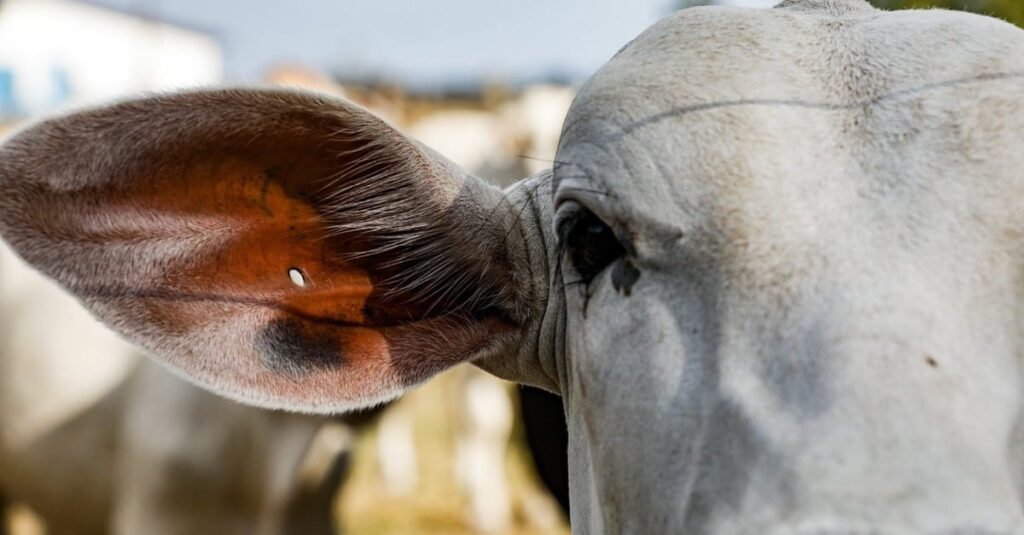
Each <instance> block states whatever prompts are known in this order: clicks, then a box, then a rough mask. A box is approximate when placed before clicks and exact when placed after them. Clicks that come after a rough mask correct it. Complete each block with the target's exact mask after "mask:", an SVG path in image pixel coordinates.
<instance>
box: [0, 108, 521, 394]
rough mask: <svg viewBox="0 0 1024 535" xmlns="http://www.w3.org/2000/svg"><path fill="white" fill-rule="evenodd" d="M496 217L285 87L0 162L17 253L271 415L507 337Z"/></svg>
mask: <svg viewBox="0 0 1024 535" xmlns="http://www.w3.org/2000/svg"><path fill="white" fill-rule="evenodd" d="M502 210H503V205H502V203H501V201H500V192H498V191H497V190H495V189H492V188H490V187H489V186H486V185H484V184H482V183H481V182H480V181H478V180H476V179H474V178H471V177H468V176H466V175H464V174H462V173H461V172H460V171H459V170H458V169H456V168H455V167H454V166H453V165H451V164H450V163H448V162H447V161H445V160H444V159H443V158H441V157H439V156H438V155H436V154H434V153H432V152H431V151H429V150H428V149H425V148H423V147H421V146H419V145H417V144H416V143H414V142H413V141H411V140H410V139H408V138H406V137H405V136H403V135H402V134H400V133H399V132H397V131H396V130H395V129H393V128H391V127H390V126H389V125H387V124H385V123H384V122H382V121H380V120H379V119H377V118H375V117H373V116H372V115H371V114H369V113H367V112H366V111H364V110H362V109H360V108H358V107H357V106H355V105H352V104H350V103H347V102H344V101H336V100H328V99H325V98H321V97H317V96H312V95H308V94H303V93H295V92H286V91H272V90H221V91H203V92H192V93H184V94H178V95H170V96H158V97H153V98H146V99H142V100H135V101H129V102H124V103H121V104H116V105H113V106H110V107H105V108H101V109H96V110H91V111H85V112H81V113H76V114H73V115H69V116H65V117H61V118H57V119H52V120H49V121H46V122H43V123H41V124H38V125H36V126H34V127H31V128H28V129H27V130H25V131H23V132H21V133H20V134H18V135H16V136H14V137H13V138H12V139H10V140H9V141H8V142H7V143H6V144H5V145H4V146H3V147H2V149H0V232H2V234H3V236H4V238H5V239H7V240H8V241H9V242H10V243H11V245H12V246H13V247H14V248H15V250H16V251H18V253H19V254H20V255H22V256H23V257H24V258H25V259H26V260H28V261H29V262H30V263H32V264H33V265H35V266H36V267H37V268H38V269H40V270H41V271H43V272H44V273H46V274H47V275H49V276H50V277H52V278H54V279H56V280H57V281H59V282H60V283H61V284H62V285H64V286H65V287H66V288H67V289H68V290H70V291H71V292H72V293H74V294H75V295H77V296H78V297H79V298H80V300H81V301H82V302H83V303H84V304H85V305H86V306H87V307H88V308H90V309H91V310H92V311H93V312H94V313H95V314H96V315H97V316H98V317H99V318H100V319H101V320H103V321H104V322H106V323H108V324H109V325H111V326H113V327H114V328H115V329H116V330H117V331H119V332H120V333H122V334H123V335H124V336H126V337H127V338H129V339H130V340H132V341H134V342H136V343H138V344H140V345H142V346H144V347H145V348H147V349H148V350H149V351H151V352H152V353H153V354H155V355H156V356H158V357H160V358H162V359H164V360H166V362H168V363H169V364H170V365H171V366H172V367H173V368H176V369H178V370H180V371H182V372H184V373H185V374H186V375H188V376H189V377H191V378H192V379H194V380H195V381H197V382H198V383H200V384H201V385H204V386H207V387H209V388H211V389H213V390H216V391H219V392H221V393H223V394H226V395H228V396H231V397H234V398H237V399H241V400H243V401H247V402H250V403H255V404H259V405H263V406H268V407H284V408H290V409H296V410H305V411H319V412H326V411H338V410H345V409H350V408H353V407H358V406H365V405H369V404H373V403H377V402H380V401H382V400H385V399H388V398H390V397H393V396H394V395H396V394H397V393H399V392H400V391H401V390H402V389H403V388H405V387H407V386H409V385H411V384H414V383H417V382H420V381H422V380H424V379H426V378H428V377H430V376H431V375H433V374H435V373H437V372H439V371H441V370H443V369H444V368H446V367H448V366H450V365H452V364H455V363H457V362H461V361H464V360H467V359H471V358H474V357H476V356H479V355H481V354H482V353H485V352H488V351H493V350H495V349H496V348H497V347H498V346H500V345H501V344H503V343H507V342H508V341H509V340H510V339H511V338H514V337H515V336H516V332H517V330H518V329H519V325H520V324H521V318H519V317H517V312H516V311H517V307H518V305H517V304H516V301H517V299H519V296H517V295H516V292H517V290H515V288H516V282H515V281H514V280H513V279H514V275H513V274H512V273H511V272H510V270H509V265H510V260H509V258H508V254H509V253H508V248H507V247H506V246H505V241H506V240H505V238H506V237H507V236H508V234H509V233H508V231H507V229H506V228H505V227H506V226H507V225H505V224H502V223H499V221H502V220H503V219H507V217H504V216H503V215H502ZM54 328H55V336H59V335H60V334H59V333H60V326H59V325H55V326H54Z"/></svg>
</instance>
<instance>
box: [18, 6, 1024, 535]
mask: <svg viewBox="0 0 1024 535" xmlns="http://www.w3.org/2000/svg"><path fill="white" fill-rule="evenodd" d="M1022 86H1024V34H1022V33H1021V31H1020V30H1018V29H1015V28H1013V27H1011V26H1009V25H1007V24H1004V23H1000V22H998V21H995V20H992V19H987V18H984V17H977V16H971V15H964V14H957V13H951V12H943V11H928V12H901V13H891V14H889V13H882V12H879V11H875V10H873V9H872V8H870V7H869V6H868V5H867V4H866V3H864V2H863V1H861V0H789V1H787V2H784V3H783V4H782V5H781V6H780V7H778V8H775V9H772V10H763V11H756V10H742V9H725V8H700V9H693V10H687V11H684V12H681V13H679V14H677V15H674V16H672V17H670V18H668V19H665V20H664V21H662V22H660V23H658V24H656V25H655V26H654V27H652V28H651V29H649V30H648V31H646V32H644V34H642V35H641V36H640V37H638V38H637V39H635V40H634V41H633V42H631V43H630V44H629V45H627V46H626V47H625V48H624V49H623V50H622V51H620V52H619V53H618V54H617V55H616V56H615V57H614V58H613V59H612V60H611V61H610V62H609V63H608V64H607V65H606V66H605V67H604V68H602V69H601V71H600V72H598V73H597V74H596V75H595V76H594V77H593V78H592V79H591V80H590V82H588V83H587V85H586V86H584V87H583V88H582V89H581V91H580V93H579V96H578V97H577V98H576V100H575V102H574V104H573V106H572V109H571V110H570V112H569V115H568V117H567V118H566V122H565V125H564V128H563V132H562V137H561V141H560V147H559V151H558V155H557V157H556V162H555V167H554V169H553V173H542V174H541V175H538V176H536V177H534V178H531V179H527V180H525V181H523V182H520V183H519V184H516V185H514V186H512V187H510V188H509V189H508V190H506V191H505V192H504V195H499V194H498V192H496V191H494V190H493V189H490V188H488V187H486V186H484V185H483V184H482V183H481V182H480V181H478V180H477V179H474V178H473V177H469V176H467V175H465V174H464V173H462V172H461V171H459V170H457V169H456V168H454V166H453V165H451V164H450V163H448V162H447V161H445V160H444V158H443V157H441V156H439V155H437V154H435V153H433V152H432V151H430V150H429V149H426V148H424V147H422V146H419V145H417V144H415V143H413V142H411V141H409V140H407V139H406V138H404V137H403V136H401V135H400V134H398V133H396V132H395V131H394V130H393V129H391V128H390V127H389V126H387V125H385V124H383V123H380V122H375V121H374V120H372V119H371V118H369V117H367V116H366V114H365V112H362V111H360V110H358V109H354V108H353V107H351V106H350V105H347V104H345V103H340V102H333V101H326V100H322V99H316V98H313V97H309V96H302V95H294V94H281V93H271V92H226V93H217V92H212V93H193V94H185V95H181V96H170V97H161V98H159V99H149V100H141V101H136V102H135V103H129V104H125V105H120V106H113V107H110V108H107V109H104V110H98V111H95V112H92V113H91V114H82V115H73V116H68V117H65V118H60V119H56V120H54V121H52V122H47V123H43V124H42V125H40V126H37V127H35V128H34V129H29V130H27V131H26V132H25V133H23V134H21V135H20V136H18V137H16V138H15V139H13V140H12V141H10V142H9V143H8V144H7V145H6V146H5V149H4V152H3V154H0V199H2V200H0V208H6V210H0V232H3V234H4V237H5V239H7V240H9V241H10V242H11V243H12V245H13V246H14V247H15V249H17V250H18V251H19V253H20V254H22V255H23V256H24V257H25V258H26V259H27V260H29V261H30V262H31V263H33V264H35V265H36V266H37V267H38V268H39V269H40V270H42V271H43V272H45V273H47V274H48V275H50V276H51V277H54V278H55V279H57V280H58V281H60V282H61V283H63V284H64V285H65V286H66V287H67V288H68V289H69V290H71V291H72V292H74V293H76V294H77V295H79V296H80V298H81V299H82V301H83V302H84V303H85V304H86V305H87V306H89V307H90V308H91V309H92V310H93V311H94V312H95V313H96V314H97V315H98V316H99V317H100V318H101V319H103V320H104V321H106V322H108V323H110V324H111V325H112V326H114V327H115V328H116V329H118V330H119V331H121V332H122V333H124V334H125V336H127V337H128V338H129V339H131V340H133V341H135V342H136V343H138V344H141V345H143V346H145V347H147V348H149V349H150V351H152V352H153V353H155V354H156V355H157V356H159V357H161V358H163V359H166V360H167V361H168V362H169V363H170V364H171V365H172V366H174V367H177V368H179V369H180V370H182V371H183V372H184V373H186V374H189V375H190V376H192V377H193V378H194V380H196V381H197V382H198V383H200V384H202V385H204V386H206V387H208V388H211V389H214V390H216V391H218V392H221V393H223V394H224V395H228V396H232V397H235V398H238V399H242V400H245V401H247V402H250V403H256V404H261V405H266V406H284V407H288V408H292V409H296V410H306V411H318V412H330V411H334V410H343V409H347V408H351V407H354V406H361V405H366V404H372V403H374V402H377V401H379V400H381V399H387V398H389V397H392V396H394V395H396V394H397V393H399V392H401V391H402V390H403V389H404V388H408V387H410V386H412V385H414V384H417V383H419V382H421V381H423V380H425V379H427V378H428V377H430V376H431V375H432V374H434V373H437V372H438V371H440V370H442V369H444V368H445V367H447V366H449V365H451V364H452V363H454V362H456V361H462V360H473V361H475V362H476V363H477V364H478V365H480V366H481V367H483V368H484V369H487V370H489V371H491V372H492V373H494V374H496V375H499V376H501V377H505V378H508V379H512V380H516V381H519V382H522V383H526V384H532V385H536V386H540V387H543V388H546V389H549V390H552V391H555V392H558V393H560V394H561V395H562V396H563V399H564V400H565V405H566V417H567V420H568V425H569V460H570V494H571V502H572V523H573V529H574V530H576V531H578V532H581V533H663V532H668V533H680V532H685V533H827V534H839V533H842V534H847V533H1017V532H1024V513H1022V504H1024V487H1022V485H1024V481H1022V480H1021V474H1022V473H1024V472H1022V461H1024V451H1021V446H1022V444H1024V436H1022V432H1021V429H1024V428H1022V427H1021V425H1020V424H1021V419H1020V412H1021V407H1022V404H1021V399H1020V396H1021V394H1020V392H1021V386H1022V385H1021V372H1020V369H1019V362H1020V360H1021V358H1022V357H1024V353H1022V345H1021V344H1022V342H1024V340H1022V333H1024V313H1022V311H1021V306H1022V303H1024V240H1022V235H1024V210H1022V209H1021V201H1022V199H1024V175H1022V172H1021V169H1024V150H1022V148H1024V147H1022V142H1024V137H1022V135H1021V134H1022V133H1024V103H1022V102H1021V98H1020V95H1021V88H1022ZM154 121H157V122H156V123H153V122H154ZM137 124H157V127H155V128H153V129H149V130H146V129H140V128H137V127H134V126H129V125H137ZM97 133H98V135H97ZM87 135H88V136H92V137H86V136H87ZM87 139H90V140H94V141H93V143H92V144H91V145H89V144H86V143H85V142H86V140H87ZM364 139H370V140H371V142H368V143H363V141H361V140H364ZM300 146H301V147H305V148H306V149H305V150H304V151H302V152H300V153H298V154H301V156H296V153H295V152H293V149H296V148H297V147H300ZM69 147H71V148H73V149H74V150H73V151H72V152H67V149H68V148H69ZM58 149H65V152H64V153H63V154H64V156H63V157H61V158H56V159H52V160H48V159H45V158H44V157H43V155H45V154H52V153H54V151H56V150H58ZM286 155H291V156H290V157H291V159H292V160H291V161H293V163H292V165H291V166H290V167H287V168H286V170H285V171H284V172H280V171H279V169H280V167H270V166H271V164H274V163H279V160H281V159H285V160H287V158H285V156H286ZM339 155H340V156H339ZM338 158H341V159H342V160H345V159H346V158H348V159H352V160H354V162H355V163H354V164H350V163H347V162H344V161H343V162H342V163H341V164H338V163H336V160H337V159H338ZM171 162H173V163H171ZM225 162H227V163H225ZM268 168H272V169H274V170H275V172H274V173H270V172H269V171H265V172H264V175H265V177H266V178H265V182H264V184H265V186H264V187H263V189H262V191H264V192H269V193H266V194H265V195H263V196H262V197H260V201H261V202H262V204H259V205H258V208H260V209H257V208H254V206H257V205H255V204H254V201H253V200H252V199H253V198H254V195H253V192H255V191H260V190H259V188H257V187H256V184H257V183H256V182H254V180H255V179H254V178H252V177H254V176H256V177H258V176H261V175H260V173H259V170H260V169H268ZM211 169H214V170H215V171H216V172H214V171H211ZM327 175H329V176H330V177H332V178H331V181H329V182H326V181H325V180H324V178H323V177H324V176H327ZM182 181H186V182H185V185H181V184H182ZM211 184H225V185H223V186H217V187H214V186H211ZM332 191H334V192H335V193H334V194H333V195H330V194H329V193H330V192H332ZM65 192H72V193H74V194H76V195H77V197H75V196H72V195H69V194H65ZM278 192H280V193H278ZM324 192H327V193H324ZM200 193H202V194H203V196H200ZM81 199H86V200H81ZM203 199H213V200H210V201H207V200H203ZM267 199H269V200H267ZM380 199H384V201H386V202H377V200H380ZM281 207H286V208H288V209H287V210H282V209H281ZM33 209H34V210H35V211H37V212H44V213H51V212H53V211H57V210H59V212H60V213H62V214H69V215H66V216H61V217H58V218H56V220H52V218H51V220H47V219H44V218H41V217H38V216H37V215H35V212H33V211H32V210H33ZM182 214H184V216H188V217H184V216H183V215H182ZM282 214H285V215H282ZM287 214H299V215H290V216H289V215H287ZM51 215H52V213H51ZM98 216H103V217H98ZM289 218H290V219H289ZM101 221H102V224H99V222H101ZM239 222H240V223H239ZM164 225H166V227H165V226H164ZM197 227H198V228H201V229H205V230H206V231H207V232H208V233H212V235H213V236H214V238H211V239H207V240H198V239H197V234H196V231H195V228H197ZM166 228H172V229H174V230H175V231H174V232H171V231H167V230H166ZM249 229H263V230H262V233H261V236H263V239H262V240H261V241H258V242H254V241H250V234H249V233H250V230H249ZM282 229H288V232H291V233H294V235H293V234H289V233H288V232H285V231H284V230H282ZM214 231H215V232H214ZM271 231H273V232H271ZM328 231H332V232H333V233H332V232H328ZM125 235H127V236H131V237H133V239H132V240H128V241H125V240H119V239H118V238H121V237H123V236H125ZM279 236H282V237H280V238H279ZM324 236H326V237H324ZM300 238H301V239H300ZM190 240H191V241H190ZM296 243H301V247H299V246H297V245H296ZM169 245H170V247H169ZM311 251H312V252H311ZM229 252H230V254H228V253H229ZM239 255H241V256H240V257H241V258H246V259H247V262H246V263H244V264H235V263H232V262H233V260H231V259H232V258H235V257H239ZM72 258H74V260H73V261H72V260H71V259H72ZM300 264H301V265H300ZM122 265H127V266H129V267H127V268H121V267H119V266H122ZM289 265H299V267H301V268H302V269H304V270H308V272H310V273H312V274H313V276H311V281H312V283H311V284H309V285H307V286H303V287H300V288H293V287H289V286H288V285H287V283H286V279H285V278H284V273H285V270H286V269H287V267H288V266H289ZM100 266H103V268H104V269H100ZM211 266H212V267H211ZM320 281H330V283H329V284H328V283H324V282H320ZM394 281H398V284H397V287H396V286H395V285H394ZM389 284H390V285H389ZM438 288H440V290H441V291H439V292H435V291H434V290H436V289H438ZM342 290H343V291H342ZM424 300H426V301H428V302H429V303H430V306H428V307H424V306H421V304H422V303H423V302H424ZM182 303H187V305H185V304H182ZM403 307H404V308H403Z"/></svg>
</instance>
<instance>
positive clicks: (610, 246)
mask: <svg viewBox="0 0 1024 535" xmlns="http://www.w3.org/2000/svg"><path fill="white" fill-rule="evenodd" d="M558 234H559V238H560V240H561V243H562V246H563V247H564V248H565V251H566V253H567V254H568V256H569V261H570V262H572V266H573V268H574V269H575V270H576V273H578V274H579V276H580V279H581V282H583V283H585V284H589V283H590V281H592V280H593V279H594V277H596V276H597V275H598V274H600V273H601V271H603V270H604V268H606V267H608V265H609V264H611V263H612V262H614V261H615V260H617V259H618V258H619V257H621V256H622V255H624V254H625V252H626V251H625V249H624V248H623V247H622V244H621V243H619V240H618V239H617V238H616V237H615V233H614V232H613V231H612V229H611V227H609V226H608V225H606V224H605V223H604V221H601V219H600V218H598V217H597V216H596V215H594V213H593V212H591V211H590V210H587V209H586V208H582V207H580V208H578V209H577V210H575V211H574V213H573V214H572V216H570V217H569V218H567V219H566V220H564V221H563V222H562V224H561V225H559V229H558Z"/></svg>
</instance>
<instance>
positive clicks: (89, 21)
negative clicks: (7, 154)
mask: <svg viewBox="0 0 1024 535" xmlns="http://www.w3.org/2000/svg"><path fill="white" fill-rule="evenodd" d="M222 69H223V67H222V53H221V49H220V45H219V43H218V42H217V40H216V39H215V38H213V37H212V36H210V35H208V34H205V33H202V32H198V31H194V30H190V29H185V28H181V27H177V26H173V25H170V24H165V23H162V22H155V21H152V20H146V19H143V18H140V17H136V16H132V15H129V14H125V13H121V12H118V11H114V10H109V9H105V8H102V7H98V6H94V5H91V4H87V3H81V2H75V1H73V0H2V1H0V78H2V77H3V76H6V75H7V74H5V71H6V73H10V76H13V89H14V99H15V102H16V104H17V108H18V111H19V112H21V113H24V114H28V115H33V114H37V113H42V112H48V111H52V110H53V109H55V108H59V107H61V106H64V105H69V104H70V105H78V104H85V103H92V102H97V101H102V100H108V99H111V98H114V97H118V96H121V95H124V94H131V93H138V92H142V91H152V90H163V89H171V88H181V87H189V86H196V85H208V84H212V83H215V82H217V81H219V80H220V79H221V78H222ZM2 83H3V82H2V80H0V84H2ZM2 91H3V88H2V87H0V92H2ZM4 104H5V103H4V102H3V96H2V95H0V115H4V114H6V115H10V111H11V110H10V109H9V107H8V108H3V106H4Z"/></svg>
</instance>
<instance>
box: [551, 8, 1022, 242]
mask: <svg viewBox="0 0 1024 535" xmlns="http://www.w3.org/2000/svg"><path fill="white" fill-rule="evenodd" d="M1022 35H1024V33H1022V32H1020V30H1018V29H1016V28H1014V27H1013V26H1011V25H1008V24H1005V23H1002V22H1000V21H996V20H994V19H989V18H984V17H978V16H974V15H969V14H963V13H954V12H948V11H941V10H933V11H914V12H895V13H893V12H883V11H879V10H875V9H874V8H871V7H870V6H869V5H868V4H866V3H865V2H863V1H862V0H803V1H801V0H796V1H789V2H784V3H783V4H782V7H780V8H775V9H771V10H747V9H732V8H720V7H712V8H696V9H689V10H684V11H682V12H680V13H678V14H676V15H674V16H673V17H670V18H668V19H666V20H664V21H662V22H660V23H659V24H657V25H655V26H654V27H652V28H651V29H649V30H648V31H646V32H645V33H643V34H642V35H640V36H639V37H638V38H637V39H635V40H634V41H633V42H632V43H630V44H629V45H627V46H626V47H625V48H624V49H623V50H622V51H620V52H619V54H617V55H616V57H615V58H613V59H612V60H611V61H610V62H609V63H608V64H607V65H606V66H605V67H604V68H603V69H602V70H601V71H600V72H599V73H598V74H597V75H595V76H594V78H592V79H591V81H590V82H588V84H587V85H586V86H584V88H583V89H582V90H581V92H580V95H579V96H578V97H577V99H576V101H575V102H574V104H573V107H572V109H571V110H570V112H569V115H568V117H567V120H566V124H565V127H564V130H563V136H562V140H561V144H560V149H559V156H558V158H557V159H558V162H559V164H560V168H558V169H556V184H557V185H558V190H565V191H582V190H588V189H589V190H594V189H596V190H600V191H602V192H605V193H611V194H612V195H602V196H600V197H599V198H595V199H594V202H595V203H599V204H602V203H603V204H605V205H607V206H606V209H607V210H608V211H609V213H610V212H618V213H619V215H621V219H622V220H629V221H631V222H633V223H634V224H640V223H638V221H640V222H643V221H648V220H651V219H654V220H656V221H651V225H649V227H650V228H651V229H653V228H659V229H663V230H664V229H666V228H669V227H676V228H677V229H678V230H679V231H680V232H687V231H692V230H694V229H693V228H691V227H692V226H694V225H710V224H712V223H715V221H713V220H714V218H716V217H717V218H719V219H721V218H726V217H731V218H732V220H733V221H735V220H736V218H735V217H734V216H735V212H736V209H737V207H740V208H745V209H755V208H757V206H758V203H759V202H760V203H766V204H767V203H769V201H770V203H771V204H772V205H773V206H774V207H775V208H776V209H778V210H780V211H782V210H784V211H783V212H782V213H780V214H778V215H779V217H792V215H793V212H792V210H793V209H799V208H801V207H802V205H803V204H807V203H809V202H811V201H812V200H813V201H814V202H816V203H818V204H820V202H821V201H823V200H825V201H828V200H831V201H835V202H844V200H845V201H850V202H853V201H854V200H856V199H858V198H860V199H869V201H870V202H869V205H870V207H873V208H876V209H884V210H887V211H895V212H900V211H902V212H903V213H904V214H906V216H907V217H908V218H909V217H910V216H911V215H912V214H913V213H914V210H913V209H907V208H908V203H909V205H913V206H912V208H914V209H916V210H924V209H927V208H926V205H928V203H933V204H934V203H939V202H940V201H941V199H937V198H935V196H939V197H942V196H945V198H946V199H947V200H950V202H952V201H951V200H952V199H955V198H957V196H964V195H965V196H966V198H967V199H979V202H981V201H982V200H985V201H986V202H988V201H991V202H993V203H995V204H996V205H999V204H1000V201H999V200H998V197H1002V198H1007V196H1011V195H1013V196H1016V198H1020V197H1019V195H1020V193H1021V180H1022V179H1021V178H1020V177H1019V176H1018V175H1017V174H1013V173H1010V172H1008V170H1010V169H1014V168H1019V166H1020V164H1021V163H1022V162H1021V155H1020V154H1019V153H1020V151H1019V150H1016V149H1017V148H1018V146H1019V140H1018V139H1017V138H1018V137H1019V136H1016V135H1015V134H1014V132H1020V128H1021V127H1022V125H1024V107H1022V105H1021V104H1020V103H1019V102H1018V100H1019V99H1018V98H1017V97H1016V96H1015V95H1019V94H1020V90H1021V89H1024V38H1022ZM562 164H568V165H562ZM979 175H987V176H990V177H992V179H991V180H987V181H983V182H984V183H983V184H981V185H980V186H979V184H978V183H977V182H978V181H977V180H974V178H973V177H977V176H979ZM972 181H973V182H974V183H973V184H971V182H972ZM583 182H585V183H586V184H581V183H583ZM581 186H582V187H581ZM558 190H556V191H558ZM967 190H973V191H967ZM787 193H788V194H789V195H790V196H789V197H787V196H786V195H787ZM560 197H564V195H561V194H560V193H559V194H556V202H557V200H558V199H559V198H560ZM994 197H995V198H994ZM963 198H964V197H961V199H963ZM837 199H838V200H837ZM780 201H781V202H780ZM787 201H789V202H791V204H789V205H788V206H787V205H786V202H787ZM972 202H973V201H972ZM887 203H893V204H891V205H890V204H887ZM900 203H902V204H900ZM961 204H963V203H961ZM967 204H971V203H970V202H968V203H967ZM973 208H974V209H979V208H980V207H979V206H976V205H975V206H974V207H973ZM995 208H997V209H996V213H1004V212H1005V211H1007V210H1003V209H1002V208H1000V207H998V206H997V207H995ZM890 209H891V210H890ZM603 215H606V214H603ZM950 216H951V217H960V216H959V215H956V214H952V213H951V215H950ZM611 217H612V218H613V219H614V218H615V216H611ZM993 217H994V216H993ZM758 223H762V222H761V221H759V222H758ZM734 226H735V225H734ZM760 226H763V225H760ZM679 227H682V228H679ZM661 235H662V236H670V235H672V232H668V233H666V232H661Z"/></svg>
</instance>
